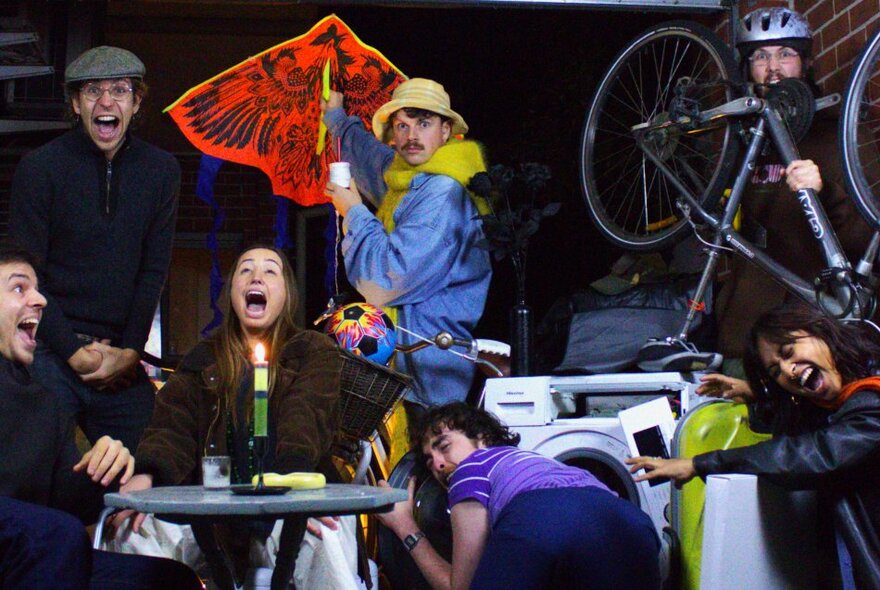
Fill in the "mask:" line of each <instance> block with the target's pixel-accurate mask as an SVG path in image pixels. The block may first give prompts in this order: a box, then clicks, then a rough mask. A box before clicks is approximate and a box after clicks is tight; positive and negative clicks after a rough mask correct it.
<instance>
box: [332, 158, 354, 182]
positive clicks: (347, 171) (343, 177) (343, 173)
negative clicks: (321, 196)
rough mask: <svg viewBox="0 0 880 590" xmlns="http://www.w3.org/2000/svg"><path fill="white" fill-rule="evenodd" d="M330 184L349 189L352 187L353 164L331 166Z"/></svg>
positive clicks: (334, 164)
mask: <svg viewBox="0 0 880 590" xmlns="http://www.w3.org/2000/svg"><path fill="white" fill-rule="evenodd" d="M330 182H332V183H333V184H336V185H339V186H341V187H345V188H348V187H349V186H350V185H351V164H349V163H348V162H333V163H332V164H330Z"/></svg>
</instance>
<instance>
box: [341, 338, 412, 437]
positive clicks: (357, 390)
mask: <svg viewBox="0 0 880 590" xmlns="http://www.w3.org/2000/svg"><path fill="white" fill-rule="evenodd" d="M339 354H340V356H341V357H342V378H341V384H340V390H339V394H340V396H339V397H340V399H339V404H340V408H341V410H342V426H341V428H340V430H341V433H342V435H343V436H344V437H348V438H353V439H357V440H360V439H364V440H372V439H373V438H374V436H373V434H374V433H375V432H376V429H377V428H379V425H380V424H381V423H382V422H384V421H385V419H386V418H387V417H388V416H389V415H390V414H391V410H392V409H393V408H394V404H396V403H397V401H398V400H399V399H400V398H401V397H403V394H404V393H406V390H407V389H408V388H409V387H410V386H411V384H412V379H411V378H410V377H409V376H407V375H404V374H403V373H398V372H397V371H393V370H391V369H389V368H388V367H385V366H383V365H379V364H377V363H374V362H372V361H368V360H366V359H365V358H362V357H359V356H355V355H354V354H352V353H350V352H348V351H346V350H343V349H341V348H340V349H339Z"/></svg>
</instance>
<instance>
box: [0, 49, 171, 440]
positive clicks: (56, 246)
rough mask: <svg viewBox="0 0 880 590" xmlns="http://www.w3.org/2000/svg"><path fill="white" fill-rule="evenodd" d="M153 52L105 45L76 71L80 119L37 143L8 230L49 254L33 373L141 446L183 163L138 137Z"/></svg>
mask: <svg viewBox="0 0 880 590" xmlns="http://www.w3.org/2000/svg"><path fill="white" fill-rule="evenodd" d="M145 73H146V72H145V68H144V64H143V62H141V60H140V59H138V58H137V56H135V55H134V54H133V53H131V52H130V51H127V50H125V49H120V48H118V47H106V46H102V47H96V48H93V49H90V50H88V51H86V52H85V53H83V54H82V55H80V56H79V57H77V58H76V59H75V60H73V61H72V62H71V63H70V65H69V66H68V67H67V69H66V71H65V90H66V93H67V96H68V98H69V100H70V107H71V109H72V111H73V114H74V115H75V119H76V124H75V125H74V128H73V129H71V130H70V131H68V132H66V133H65V134H64V135H62V136H61V137H58V138H57V139H55V140H53V141H51V142H49V143H48V144H46V145H44V146H42V147H40V148H38V149H36V150H34V151H33V152H31V153H29V154H27V155H26V156H25V157H24V158H23V159H22V160H21V162H20V164H19V165H18V168H17V169H16V171H15V175H14V177H13V180H12V188H11V193H12V194H11V204H10V219H9V231H10V235H11V237H12V239H13V240H15V241H16V242H17V243H18V244H19V245H21V246H23V247H25V248H26V249H28V250H29V251H31V252H32V253H34V254H35V255H36V256H37V257H38V258H39V259H40V260H41V262H42V267H41V268H40V273H39V274H40V284H41V285H42V287H43V291H44V293H45V295H46V299H47V300H48V304H47V305H46V309H45V312H44V314H43V321H42V323H41V325H40V332H39V334H38V340H39V342H38V344H39V345H38V348H37V351H36V356H35V360H34V364H33V374H34V378H35V379H36V380H37V381H38V382H39V383H40V384H41V385H43V387H45V388H46V389H49V390H50V391H52V392H53V393H56V394H57V395H59V396H60V397H61V399H62V403H63V406H64V408H65V410H66V411H67V412H68V413H69V414H70V415H71V416H72V417H73V418H74V419H75V420H76V422H77V423H78V424H79V426H80V427H81V428H82V430H83V432H84V433H85V434H86V436H87V437H88V439H89V440H90V441H91V442H92V443H94V442H95V441H96V440H97V439H98V438H100V437H101V436H103V435H105V434H106V435H110V436H112V437H113V438H116V439H119V440H121V441H122V442H123V444H125V446H126V447H128V448H130V449H135V448H137V443H138V440H139V439H140V436H141V432H142V431H143V429H144V428H145V427H146V425H147V424H148V423H149V421H150V416H151V414H152V409H153V399H154V397H155V390H154V388H153V386H152V384H151V383H150V381H149V379H148V378H147V376H146V374H145V372H144V370H143V368H142V367H141V365H140V362H139V361H140V354H141V352H142V351H143V347H144V344H145V343H146V340H147V336H148V335H149V332H150V327H151V326H152V320H153V315H154V314H155V311H156V306H157V304H158V301H159V296H160V294H161V292H162V287H163V284H164V282H165V278H166V276H167V273H168V265H169V262H170V260H171V246H172V239H173V235H174V225H175V220H176V215H177V196H178V193H179V190H180V166H179V164H178V163H177V161H176V160H175V159H174V157H173V156H171V154H168V153H167V152H165V151H162V150H160V149H158V148H156V147H155V146H152V145H150V144H148V143H146V142H144V141H142V140H140V139H138V138H136V137H134V136H133V135H132V134H131V133H130V131H129V126H130V125H131V122H132V119H133V118H134V117H135V115H136V114H137V112H138V110H139V109H140V108H141V103H142V101H143V99H144V96H145V95H146V90H147V87H146V85H145V84H144V82H143V78H144V74H145Z"/></svg>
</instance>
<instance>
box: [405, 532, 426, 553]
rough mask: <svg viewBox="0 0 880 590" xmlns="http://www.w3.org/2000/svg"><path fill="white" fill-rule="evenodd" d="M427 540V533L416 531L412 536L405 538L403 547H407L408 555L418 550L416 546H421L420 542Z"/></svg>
mask: <svg viewBox="0 0 880 590" xmlns="http://www.w3.org/2000/svg"><path fill="white" fill-rule="evenodd" d="M424 538H425V533H423V532H422V531H416V532H414V533H413V534H411V535H407V536H405V537H404V538H403V546H404V547H406V551H407V553H409V552H410V551H412V550H413V549H415V548H416V545H418V544H419V541H421V540H422V539H424Z"/></svg>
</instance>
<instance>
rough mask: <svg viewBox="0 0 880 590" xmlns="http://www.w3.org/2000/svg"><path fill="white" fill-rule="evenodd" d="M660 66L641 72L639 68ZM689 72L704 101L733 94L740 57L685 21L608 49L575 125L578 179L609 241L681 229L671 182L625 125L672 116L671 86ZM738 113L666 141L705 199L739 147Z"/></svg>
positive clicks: (658, 244) (634, 244) (714, 193)
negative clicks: (605, 65)
mask: <svg viewBox="0 0 880 590" xmlns="http://www.w3.org/2000/svg"><path fill="white" fill-rule="evenodd" d="M645 71H650V72H652V73H656V74H657V75H656V76H653V75H648V76H645V75H644V72H645ZM683 76H690V77H691V78H693V80H694V82H695V86H693V87H692V88H691V89H690V90H688V91H687V92H686V93H685V94H686V96H687V98H692V99H695V100H697V101H698V104H699V108H700V109H701V110H705V109H707V108H712V107H714V106H718V105H720V104H723V103H725V102H727V101H730V100H733V99H734V98H736V97H737V95H738V93H739V89H740V88H741V83H740V75H739V71H738V67H737V65H736V62H735V60H734V58H733V54H732V52H731V50H730V48H728V47H727V45H725V44H724V43H723V42H722V41H721V40H720V39H719V38H718V37H717V36H716V35H715V34H714V33H713V32H712V31H710V30H709V29H707V28H706V27H703V26H702V25H699V24H697V23H692V22H688V21H672V22H666V23H662V24H659V25H657V26H655V27H652V28H650V29H648V30H646V31H645V32H643V33H642V34H641V35H639V36H638V37H636V38H635V39H634V40H633V41H631V42H630V43H629V44H628V45H627V46H626V47H625V48H624V49H623V50H622V51H620V52H619V53H618V54H617V56H616V57H615V58H614V60H613V62H612V65H611V67H610V68H609V69H608V71H607V72H606V73H605V76H604V77H603V78H602V81H601V82H600V83H599V86H598V87H597V89H596V91H595V93H594V95H593V99H592V101H591V103H590V107H589V109H588V110H587V116H586V119H585V121H584V128H583V133H582V135H581V153H580V156H581V162H580V172H581V186H582V192H583V195H584V199H585V201H586V204H587V211H588V213H589V215H590V218H591V219H592V220H593V222H594V223H595V225H596V226H597V227H598V228H599V230H600V231H601V232H602V234H603V235H604V236H605V237H606V238H607V239H609V240H610V241H611V242H612V243H614V244H616V245H618V246H620V247H622V248H625V249H628V250H657V249H660V248H663V247H664V246H667V245H669V244H670V243H671V242H672V241H674V240H675V238H677V237H678V236H679V235H681V233H682V232H683V231H684V230H685V229H686V225H687V222H686V220H685V219H683V218H682V217H681V216H680V215H679V211H678V208H677V207H676V204H675V201H676V198H677V191H675V190H674V189H673V187H672V184H671V183H670V182H669V180H668V179H666V178H665V177H664V176H663V175H662V173H661V172H660V171H659V170H658V169H657V168H656V167H655V166H654V164H652V163H651V162H650V161H649V160H648V159H647V158H646V157H645V155H644V154H643V152H642V150H641V149H640V148H639V147H638V145H637V144H636V141H635V138H634V136H633V134H632V132H631V129H632V126H633V125H636V124H639V123H643V122H645V121H646V120H650V121H652V122H658V121H662V120H663V119H662V118H663V117H664V116H666V117H668V111H669V103H670V101H671V99H672V95H673V92H672V87H673V84H674V83H675V81H676V80H679V79H681V78H682V77H683ZM736 128H737V126H736V122H734V121H732V120H730V119H722V122H721V123H720V124H719V125H718V126H716V127H714V128H713V129H712V130H710V131H706V132H703V133H698V134H694V135H688V134H680V133H679V134H678V135H675V134H674V133H670V134H669V137H668V141H667V142H666V143H665V144H664V146H663V148H662V150H658V151H660V152H661V153H662V155H663V158H664V160H665V162H666V164H667V165H669V166H670V167H671V168H673V169H674V170H676V171H677V172H680V173H681V174H680V179H681V180H682V181H683V182H684V183H685V185H687V186H688V187H689V188H690V189H691V191H692V192H693V193H694V194H695V195H696V196H697V198H698V200H699V202H700V204H701V205H703V207H705V208H707V209H710V208H712V207H714V206H715V204H716V203H717V202H718V200H719V199H720V197H721V193H722V191H723V189H724V187H725V185H726V183H727V180H728V176H729V175H730V171H731V169H732V168H733V165H734V163H735V161H736V156H737V153H738V151H739V141H738V139H737V137H736V132H735V131H736Z"/></svg>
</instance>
